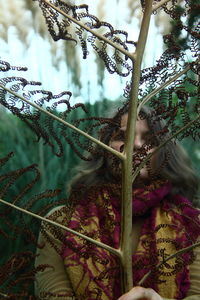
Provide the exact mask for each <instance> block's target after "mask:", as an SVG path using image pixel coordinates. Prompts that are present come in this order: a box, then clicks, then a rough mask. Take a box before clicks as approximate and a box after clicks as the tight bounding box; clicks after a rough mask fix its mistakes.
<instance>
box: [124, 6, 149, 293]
mask: <svg viewBox="0 0 200 300" xmlns="http://www.w3.org/2000/svg"><path fill="white" fill-rule="evenodd" d="M151 11H152V0H149V1H147V2H146V7H145V11H144V16H143V20H142V25H141V30H140V34H139V38H138V43H137V47H136V51H135V53H134V54H133V56H134V58H135V62H134V60H133V63H134V68H133V76H132V83H131V93H130V107H129V113H128V124H127V132H126V141H125V145H124V155H125V160H124V161H123V162H122V228H121V243H120V249H121V253H122V260H121V263H122V271H123V274H122V280H123V282H122V283H123V287H124V292H127V291H129V290H130V289H131V288H132V285H133V279H132V278H133V274H132V272H133V270H132V153H133V145H134V139H135V125H136V119H137V103H138V89H139V82H140V73H141V62H142V58H143V53H144V49H145V45H146V40H147V33H148V28H149V24H150V17H151Z"/></svg>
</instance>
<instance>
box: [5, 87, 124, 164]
mask: <svg viewBox="0 0 200 300" xmlns="http://www.w3.org/2000/svg"><path fill="white" fill-rule="evenodd" d="M0 88H2V89H4V90H5V91H7V92H8V93H10V94H12V95H13V96H15V97H17V98H19V99H21V100H22V101H24V102H26V103H28V104H29V105H31V106H32V107H34V108H36V109H38V110H39V111H41V112H43V113H45V114H46V115H48V116H50V117H52V118H53V119H55V120H57V121H58V122H60V123H62V124H64V125H66V126H67V127H69V128H71V129H73V130H75V131H76V132H78V133H80V134H81V135H83V136H85V137H86V138H88V139H89V140H91V141H92V142H94V143H95V144H97V145H99V146H100V147H102V148H104V149H105V150H107V151H109V152H111V153H112V154H114V155H116V156H117V157H118V158H119V159H121V160H123V159H124V155H123V154H122V153H120V152H118V151H116V150H114V149H112V148H111V147H109V146H108V145H106V144H104V143H102V142H101V141H99V140H97V139H95V138H94V137H92V136H90V135H89V134H87V133H86V132H84V131H82V130H81V129H79V128H76V127H75V126H73V125H72V124H70V123H68V122H66V121H64V120H63V119H60V118H59V117H57V116H55V115H54V114H52V113H50V112H49V111H47V110H45V109H44V108H42V107H40V106H39V105H37V104H35V103H33V102H31V101H29V100H27V99H26V98H24V97H22V96H21V95H19V94H17V93H15V92H13V91H12V90H10V89H9V88H6V87H5V86H3V85H1V84H0Z"/></svg>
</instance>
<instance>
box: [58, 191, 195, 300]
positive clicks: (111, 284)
mask: <svg viewBox="0 0 200 300" xmlns="http://www.w3.org/2000/svg"><path fill="white" fill-rule="evenodd" d="M168 193H169V186H167V188H166V186H164V188H163V187H161V188H159V189H156V191H152V190H150V191H149V193H146V191H143V193H142V191H141V192H140V193H139V195H140V196H138V190H137V191H135V192H134V199H133V203H137V201H138V207H139V209H138V211H137V205H135V207H134V209H135V212H136V215H139V211H140V210H141V211H142V216H143V217H144V223H143V226H142V229H141V234H140V239H139V244H138V247H137V251H136V252H135V253H134V254H133V286H137V285H138V283H139V281H140V280H141V279H142V278H143V276H144V275H145V274H147V273H148V272H149V271H150V270H151V274H150V276H149V277H148V278H147V279H146V280H145V281H144V283H143V286H144V287H151V288H153V289H154V290H155V291H157V292H158V293H159V294H160V295H161V296H162V297H164V298H171V299H183V298H184V297H185V295H186V293H187V291H188V289H189V286H190V281H189V267H188V266H189V264H190V263H191V262H192V259H193V255H192V252H190V253H186V254H182V255H181V256H178V257H176V258H173V259H171V260H169V261H167V262H165V263H163V264H161V265H160V267H159V268H157V267H156V266H157V265H158V264H160V263H162V262H163V260H164V259H165V258H166V257H168V256H169V255H172V254H174V253H175V252H177V251H178V250H179V249H181V248H184V247H187V246H188V245H190V244H191V243H192V242H195V239H196V238H197V236H198V235H199V228H198V230H196V232H195V233H194V235H193V236H192V235H190V237H189V234H190V233H191V232H190V231H193V230H194V224H192V226H191V224H189V223H188V220H187V216H186V215H185V213H187V212H188V211H191V212H192V213H193V215H194V219H195V222H197V220H198V214H197V210H195V209H193V208H192V207H191V206H190V204H189V202H188V201H187V200H184V198H183V197H181V196H173V197H172V196H170V197H171V200H169V197H168ZM118 197H119V194H118V191H117V190H114V189H113V186H112V187H110V186H109V187H106V188H102V189H101V191H100V190H98V189H93V192H91V190H90V193H88V194H86V193H84V197H83V198H80V201H79V203H78V205H76V207H75V210H74V213H73V214H72V216H71V219H70V221H69V223H68V224H67V226H69V227H70V228H72V229H74V230H77V231H79V232H81V233H83V234H85V235H87V236H90V237H92V238H93V239H95V240H98V241H101V242H103V243H106V244H108V245H110V246H112V247H114V248H119V244H120V202H119V198H118ZM140 201H142V204H141V206H140V205H139V202H140ZM184 201H185V203H184ZM144 202H146V203H150V206H151V207H150V209H147V210H146V211H144V209H143V207H144ZM179 203H182V205H183V204H184V208H178V204H179ZM133 206H134V205H133ZM141 208H142V209H141ZM63 260H64V263H65V267H66V271H67V274H68V275H69V278H70V281H71V284H72V288H73V291H74V293H75V296H76V298H77V299H87V300H93V299H102V300H104V299H105V300H107V299H110V300H112V299H113V300H114V299H117V298H118V297H119V296H120V295H121V294H122V290H121V283H120V262H119V260H118V258H117V257H114V255H112V254H110V253H109V252H108V251H106V250H104V249H101V248H99V247H97V246H95V245H93V244H92V243H90V242H88V241H85V240H84V239H82V238H79V237H77V236H74V235H72V234H69V233H67V234H66V238H65V243H64V245H63Z"/></svg>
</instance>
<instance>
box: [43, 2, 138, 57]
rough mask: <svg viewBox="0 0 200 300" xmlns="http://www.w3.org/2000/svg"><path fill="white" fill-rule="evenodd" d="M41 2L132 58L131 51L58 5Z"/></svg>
mask: <svg viewBox="0 0 200 300" xmlns="http://www.w3.org/2000/svg"><path fill="white" fill-rule="evenodd" d="M43 2H44V3H46V4H47V5H49V6H51V7H52V8H53V9H55V10H56V11H57V12H59V13H60V14H61V15H63V16H64V17H66V18H67V19H69V20H70V21H72V22H73V23H75V24H77V25H78V26H80V27H81V28H83V29H85V30H87V31H88V32H90V33H91V34H92V35H94V36H96V37H97V38H98V39H99V40H102V41H104V42H105V43H106V44H109V45H110V46H112V47H113V48H115V49H117V50H119V51H120V52H121V53H123V54H124V55H126V56H127V57H129V58H131V59H132V55H131V53H130V52H128V51H127V50H125V49H124V48H122V47H120V46H118V45H116V44H115V43H114V42H112V41H111V40H109V39H108V38H106V37H105V36H103V35H102V34H99V33H98V32H96V31H94V30H93V29H90V28H89V27H88V26H86V25H84V24H82V23H81V22H80V21H78V20H76V19H75V18H73V17H71V16H69V15H68V14H66V13H65V12H63V11H62V10H61V9H60V8H59V7H57V6H55V5H53V4H52V3H50V2H49V1H47V0H43ZM65 4H66V3H65Z"/></svg>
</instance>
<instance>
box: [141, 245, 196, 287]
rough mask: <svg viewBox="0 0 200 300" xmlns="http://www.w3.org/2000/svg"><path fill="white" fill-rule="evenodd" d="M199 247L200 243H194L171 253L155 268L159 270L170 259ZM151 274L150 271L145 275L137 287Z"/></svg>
mask: <svg viewBox="0 0 200 300" xmlns="http://www.w3.org/2000/svg"><path fill="white" fill-rule="evenodd" d="M199 246H200V242H198V243H195V244H193V245H191V246H189V247H186V248H183V249H181V250H179V251H177V252H176V253H173V254H171V255H169V256H168V257H167V258H166V259H164V260H163V261H161V262H160V263H159V264H158V265H157V266H156V267H155V268H156V269H158V268H160V267H161V266H162V265H163V264H165V263H166V262H167V261H168V260H170V259H172V258H174V257H176V256H178V255H180V254H183V253H185V252H188V251H190V250H192V249H194V248H196V247H199ZM151 273H152V270H150V271H149V272H148V273H147V274H145V275H144V276H143V278H142V279H141V280H140V282H139V283H138V285H140V286H142V285H143V283H144V282H145V280H146V279H147V278H148V277H149V276H150V275H151Z"/></svg>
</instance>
